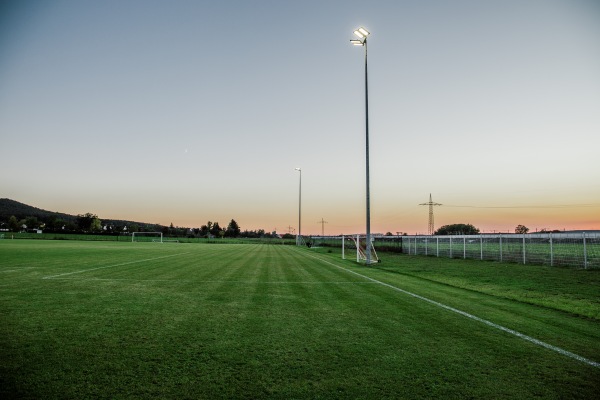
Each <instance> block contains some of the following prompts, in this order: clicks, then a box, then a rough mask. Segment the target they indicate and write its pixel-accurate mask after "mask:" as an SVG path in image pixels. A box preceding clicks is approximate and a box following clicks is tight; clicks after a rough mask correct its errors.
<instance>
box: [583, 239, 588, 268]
mask: <svg viewBox="0 0 600 400" xmlns="http://www.w3.org/2000/svg"><path fill="white" fill-rule="evenodd" d="M587 265H588V262H587V246H586V242H585V232H583V268H584V269H587Z"/></svg>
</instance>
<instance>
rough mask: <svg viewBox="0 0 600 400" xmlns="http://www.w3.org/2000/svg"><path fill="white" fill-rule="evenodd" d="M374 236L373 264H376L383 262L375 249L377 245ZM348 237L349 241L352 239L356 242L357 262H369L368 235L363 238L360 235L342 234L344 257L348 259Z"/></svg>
mask: <svg viewBox="0 0 600 400" xmlns="http://www.w3.org/2000/svg"><path fill="white" fill-rule="evenodd" d="M372 238H373V237H372V236H371V257H370V258H371V264H376V263H378V262H381V261H380V260H379V257H378V256H377V252H376V251H375V246H373V240H372ZM346 239H348V240H349V241H351V242H352V243H353V244H354V247H355V248H356V262H357V263H360V262H363V263H365V264H366V263H367V255H366V251H367V250H366V247H367V246H366V244H367V238H366V236H363V237H362V238H361V236H360V235H350V236H342V258H343V259H346V254H345V243H346Z"/></svg>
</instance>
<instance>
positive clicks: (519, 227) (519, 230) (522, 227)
mask: <svg viewBox="0 0 600 400" xmlns="http://www.w3.org/2000/svg"><path fill="white" fill-rule="evenodd" d="M527 232H529V228H528V227H526V226H525V225H517V227H516V228H515V233H527Z"/></svg>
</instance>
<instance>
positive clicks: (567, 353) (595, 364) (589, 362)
mask: <svg viewBox="0 0 600 400" xmlns="http://www.w3.org/2000/svg"><path fill="white" fill-rule="evenodd" d="M304 254H306V256H307V257H311V258H314V259H316V260H319V261H321V262H323V263H325V264H328V265H331V266H334V267H336V268H339V269H341V270H344V271H346V272H349V273H351V274H354V275H356V276H360V277H362V278H364V279H367V280H369V281H371V282H373V283H377V284H379V285H382V286H385V287H387V288H390V289H393V290H395V291H398V292H401V293H404V294H406V295H409V296H412V297H414V298H416V299H419V300H422V301H425V302H427V303H430V304H433V305H435V306H437V307H440V308H443V309H445V310H448V311H452V312H454V313H457V314H459V315H462V316H464V317H467V318H469V319H472V320H474V321H477V322H481V323H483V324H486V325H488V326H490V327H492V328H495V329H498V330H500V331H503V332H506V333H509V334H511V335H513V336H516V337H518V338H520V339H523V340H526V341H528V342H530V343H533V344H535V345H537V346H541V347H544V348H546V349H548V350H552V351H555V352H557V353H559V354H562V355H563V356H566V357H569V358H572V359H574V360H577V361H580V362H582V363H585V364H587V365H590V366H592V367H596V368H600V363H599V362H596V361H593V360H590V359H588V358H585V357H583V356H580V355H578V354H575V353H571V352H570V351H568V350H565V349H562V348H560V347H557V346H554V345H551V344H549V343H546V342H544V341H541V340H539V339H536V338H534V337H531V336H528V335H525V334H524V333H521V332H518V331H515V330H514V329H510V328H507V327H505V326H502V325H499V324H496V323H494V322H492V321H488V320H486V319H483V318H479V317H477V316H475V315H473V314H469V313H468V312H465V311H462V310H459V309H457V308H454V307H451V306H448V305H446V304H443V303H440V302H437V301H435V300H431V299H429V298H427V297H424V296H421V295H418V294H416V293H412V292H409V291H407V290H404V289H401V288H399V287H397V286H394V285H391V284H389V283H385V282H382V281H379V280H377V279H374V278H371V277H369V276H367V275H363V274H361V273H358V272H356V271H352V270H350V269H347V268H344V267H342V266H339V265H337V264H334V263H332V262H330V261H328V260H324V259H322V258H320V257H316V256H314V255H312V254H307V253H304Z"/></svg>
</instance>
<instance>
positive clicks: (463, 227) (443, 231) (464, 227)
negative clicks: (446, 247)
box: [434, 224, 479, 235]
mask: <svg viewBox="0 0 600 400" xmlns="http://www.w3.org/2000/svg"><path fill="white" fill-rule="evenodd" d="M478 233H479V229H477V228H475V227H474V226H473V225H471V224H451V225H444V226H442V227H441V228H439V229H438V230H437V231H435V232H434V235H477V234H478Z"/></svg>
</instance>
